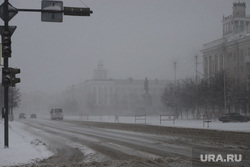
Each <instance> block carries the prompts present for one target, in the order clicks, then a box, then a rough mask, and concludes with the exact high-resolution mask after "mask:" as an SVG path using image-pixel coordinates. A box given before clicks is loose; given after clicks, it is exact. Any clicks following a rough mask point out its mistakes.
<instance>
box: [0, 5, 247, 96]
mask: <svg viewBox="0 0 250 167" xmlns="http://www.w3.org/2000/svg"><path fill="white" fill-rule="evenodd" d="M237 1H238V0H237ZM63 2H64V6H72V7H85V6H84V4H83V3H82V2H84V3H85V4H86V5H88V7H90V8H91V10H92V11H93V14H92V15H91V16H90V17H77V16H64V18H63V23H49V22H41V14H40V13H30V12H19V13H18V14H17V15H16V16H15V17H14V18H13V19H12V20H11V21H10V22H9V25H14V26H17V29H16V31H15V33H14V34H13V36H12V57H11V58H10V59H9V66H10V67H17V68H20V69H21V74H19V75H18V76H19V77H20V78H21V83H19V84H17V87H20V89H21V91H22V92H32V91H42V92H45V93H55V92H59V91H62V90H64V89H66V88H67V87H69V86H71V85H74V84H79V83H82V82H84V81H85V80H88V79H92V76H93V70H94V69H96V68H97V64H98V62H99V61H102V62H103V64H104V68H105V69H106V70H108V77H110V78H114V79H127V78H128V77H133V78H136V79H143V78H145V77H147V78H148V79H155V78H158V79H170V80H171V79H174V66H173V63H174V62H175V61H176V62H177V79H184V78H185V77H192V76H194V75H195V58H194V56H195V55H196V54H198V55H199V62H200V63H201V62H202V56H201V53H200V52H199V51H200V50H201V49H202V46H203V44H205V43H208V42H211V41H213V40H216V39H219V38H221V37H222V23H221V21H222V18H223V15H225V16H228V15H231V14H232V6H233V2H235V0H157V1H155V0H127V1H121V0H105V1H93V0H82V2H81V1H80V0H64V1H63ZM245 2H246V4H247V9H246V11H247V15H249V13H250V1H245ZM0 3H3V0H1V1H0ZM10 4H12V5H13V6H14V7H16V8H35V9H39V8H41V1H40V0H39V1H38V0H19V1H14V0H10ZM1 25H3V21H2V20H1ZM201 66H202V64H199V67H200V68H201ZM199 70H201V72H202V73H203V71H202V70H203V69H202V68H201V69H199Z"/></svg>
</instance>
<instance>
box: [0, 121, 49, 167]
mask: <svg viewBox="0 0 250 167" xmlns="http://www.w3.org/2000/svg"><path fill="white" fill-rule="evenodd" d="M0 136H1V139H0V167H5V166H14V165H22V164H28V163H32V162H36V161H40V160H42V159H46V158H48V157H50V156H52V155H53V154H52V152H50V151H49V150H48V149H47V147H46V144H45V143H44V142H43V141H42V139H40V138H38V137H36V136H34V135H32V134H30V133H28V132H27V131H26V130H25V128H24V125H23V124H22V123H20V122H17V121H14V122H9V148H4V121H3V120H0Z"/></svg>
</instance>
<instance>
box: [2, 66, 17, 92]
mask: <svg viewBox="0 0 250 167" xmlns="http://www.w3.org/2000/svg"><path fill="white" fill-rule="evenodd" d="M20 72H21V70H20V69H19V68H11V67H9V68H5V67H4V68H2V85H3V86H13V87H15V86H16V83H19V82H21V79H20V78H16V74H19V73H20Z"/></svg>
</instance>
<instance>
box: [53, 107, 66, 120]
mask: <svg viewBox="0 0 250 167" xmlns="http://www.w3.org/2000/svg"><path fill="white" fill-rule="evenodd" d="M50 116H51V119H52V120H56V119H57V120H62V119H63V112H62V109H61V108H54V109H51V111H50Z"/></svg>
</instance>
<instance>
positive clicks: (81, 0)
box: [79, 0, 88, 8]
mask: <svg viewBox="0 0 250 167" xmlns="http://www.w3.org/2000/svg"><path fill="white" fill-rule="evenodd" d="M79 1H80V2H81V3H82V4H83V5H84V6H85V7H87V8H88V5H86V4H85V3H84V2H83V1H82V0H79Z"/></svg>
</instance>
